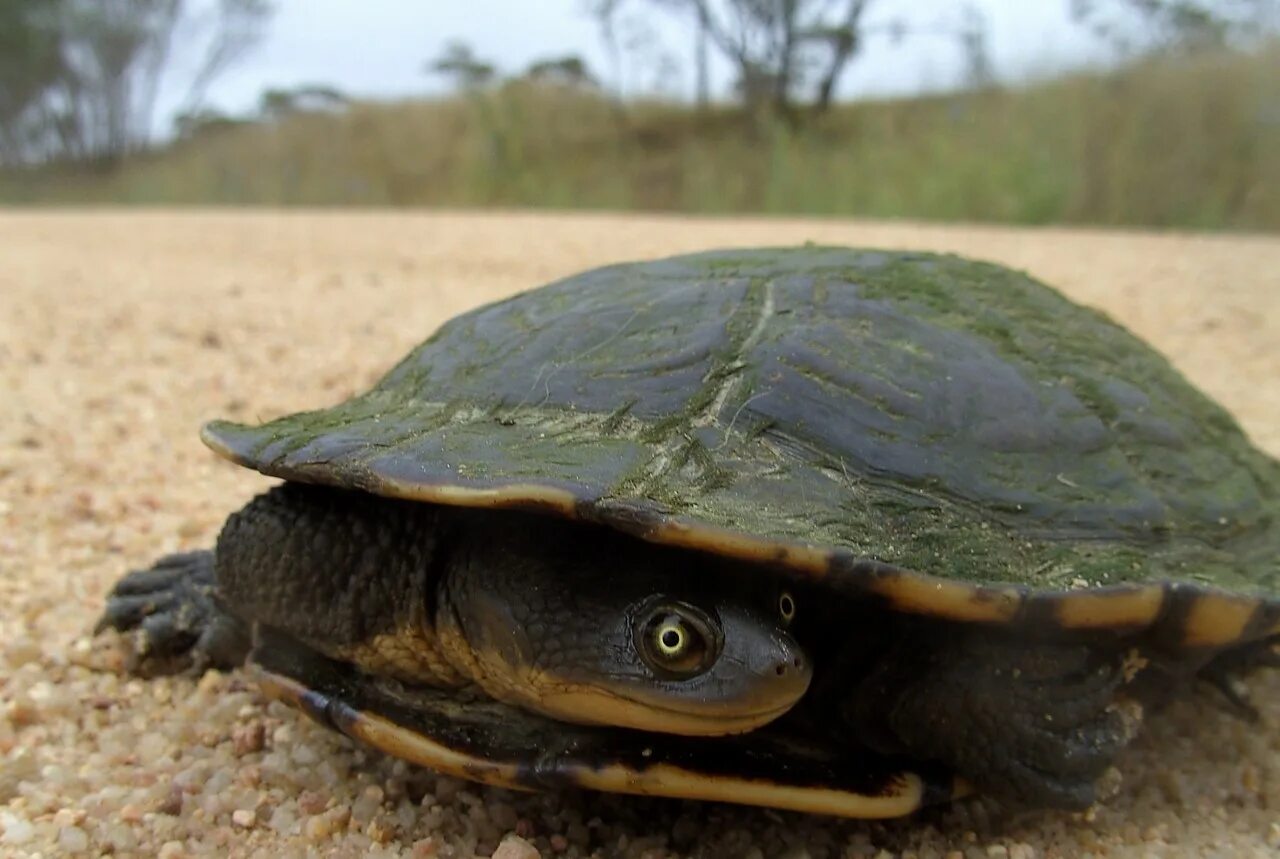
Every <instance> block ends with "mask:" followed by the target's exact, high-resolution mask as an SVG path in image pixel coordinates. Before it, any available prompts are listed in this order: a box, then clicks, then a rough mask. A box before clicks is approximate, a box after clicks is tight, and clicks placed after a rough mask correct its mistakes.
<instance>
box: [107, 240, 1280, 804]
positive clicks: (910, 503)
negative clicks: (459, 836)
mask: <svg viewBox="0 0 1280 859" xmlns="http://www.w3.org/2000/svg"><path fill="white" fill-rule="evenodd" d="M203 439H204V441H205V443H206V444H208V445H209V446H210V447H211V448H213V450H214V451H216V452H217V453H219V454H220V455H222V456H224V457H226V458H227V459H230V460H231V461H233V462H237V463H240V464H242V465H245V466H248V467H250V468H253V469H256V470H258V471H260V472H262V473H264V474H267V475H272V476H275V477H279V478H282V479H283V480H284V483H283V484H282V485H280V486H277V487H276V488H274V489H272V490H270V491H269V492H267V493H265V494H264V495H261V496H259V497H257V498H255V499H253V500H252V501H250V502H249V503H248V505H246V506H245V507H244V508H243V509H242V510H240V511H239V512H238V513H235V514H233V515H232V516H231V517H230V518H229V519H228V520H227V523H226V525H225V527H224V528H223V530H222V533H221V536H220V537H219V538H218V541H217V545H216V548H215V549H214V550H212V551H203V552H194V553H190V554H185V555H179V556H171V557H168V558H165V559H162V560H161V561H160V562H159V563H158V564H157V565H156V566H155V567H154V568H152V569H150V570H145V571H141V572H136V573H132V574H130V575H129V576H127V577H125V578H124V579H123V580H122V581H121V582H120V584H119V585H118V586H117V588H116V589H115V591H114V593H113V595H112V596H111V598H110V600H109V603H108V607H107V610H106V615H105V617H104V619H103V623H104V624H105V625H108V626H114V627H117V628H121V629H128V628H134V627H140V628H141V632H142V634H141V636H140V646H141V647H142V649H143V652H144V654H146V655H149V656H166V655H172V654H175V653H179V652H186V651H188V650H194V651H195V652H196V654H197V655H198V656H199V657H200V658H202V659H204V660H206V661H211V662H213V663H215V664H223V665H235V664H239V663H241V662H243V661H244V660H245V659H246V658H247V660H248V661H249V663H250V664H252V665H253V666H256V670H257V671H258V672H259V673H260V675H261V676H262V677H263V679H264V681H265V682H266V683H267V685H268V686H269V687H270V688H271V689H272V690H273V691H274V693H275V694H277V695H279V696H281V697H283V698H285V699H286V700H288V701H290V702H292V703H293V704H295V705H297V706H298V707H300V708H302V709H303V710H305V711H306V712H307V713H309V714H310V715H312V716H313V717H315V718H316V719H318V720H320V721H322V722H324V723H326V724H329V725H331V726H333V727H336V728H338V729H339V730H342V731H344V732H346V733H348V734H350V735H352V736H354V737H357V738H359V739H360V740H363V741H365V742H367V743H370V744H372V745H374V746H376V747H378V748H381V749H383V750H385V751H387V752H390V753H392V754H394V755H399V756H401V757H404V758H407V759H409V760H411V761H415V762H419V763H422V764H425V765H428V766H431V767H435V768H436V769H439V770H442V771H445V772H449V773H453V774H456V775H460V776H464V777H466V778H471V779H476V780H479V781H483V782H488V783H491V784H498V785H506V786H511V787H517V788H537V787H548V786H561V785H578V786H585V787H588V788H595V789H600V790H607V791H618V792H628V793H639V794H654V795H663V796H677V797H695V798H710V799H719V800H727V801H731V802H743V803H755V804H761V805H771V806H777V807H782V808H791V809H802V810H809V811H818V812H826V813H832V814H843V815H852V816H892V815H898V814H904V813H907V812H909V811H911V810H913V809H915V808H917V807H919V806H921V805H922V804H925V803H928V802H932V801H937V800H942V799H946V798H948V797H952V796H955V795H957V794H958V793H960V792H964V791H967V790H969V789H971V786H976V787H977V788H978V789H979V790H981V791H985V792H988V793H991V794H995V795H997V796H1000V797H1005V798H1011V799H1014V800H1017V801H1019V802H1022V803H1026V804H1032V805H1054V806H1063V807H1081V806H1084V805H1087V804H1089V803H1090V802H1092V801H1094V800H1095V798H1096V796H1097V791H1098V789H1099V785H1100V784H1101V783H1104V782H1106V781H1108V780H1109V779H1108V778H1104V776H1109V775H1110V774H1112V772H1113V770H1112V769H1111V765H1112V763H1113V761H1114V760H1115V758H1116V755H1117V753H1118V752H1119V751H1120V750H1121V749H1122V748H1123V746H1124V745H1125V743H1126V742H1127V741H1128V740H1129V739H1130V738H1131V737H1132V735H1133V733H1134V730H1135V728H1136V726H1137V724H1138V716H1139V714H1140V709H1141V703H1143V702H1145V703H1150V702H1151V701H1152V700H1155V699H1159V698H1161V697H1162V696H1164V695H1167V694H1168V693H1169V691H1170V690H1172V689H1176V688H1180V687H1183V686H1186V685H1189V683H1187V682H1182V681H1190V680H1191V679H1193V678H1196V677H1201V678H1209V679H1211V680H1214V681H1216V682H1217V683H1218V685H1219V686H1220V687H1221V688H1223V689H1224V690H1225V691H1227V692H1228V697H1232V698H1237V703H1238V704H1240V705H1241V706H1244V707H1247V702H1244V701H1240V700H1238V692H1237V688H1238V687H1237V685H1236V684H1234V681H1233V678H1234V677H1235V675H1236V673H1238V671H1239V670H1240V669H1245V668H1249V667H1253V666H1255V665H1259V664H1274V663H1275V661H1276V653H1275V644H1276V641H1277V637H1278V634H1280V599H1278V597H1277V594H1278V593H1280V464H1278V463H1277V462H1276V461H1274V460H1272V459H1270V458H1269V457H1267V456H1266V455H1265V454H1263V453H1261V452H1259V451H1258V450H1256V449H1255V448H1254V447H1252V446H1251V445H1250V443H1249V442H1248V440H1247V439H1246V438H1245V436H1244V435H1243V433H1242V432H1241V431H1240V429H1239V428H1238V427H1237V425H1236V424H1235V423H1234V422H1233V421H1232V419H1231V418H1230V417H1229V416H1228V415H1227V413H1226V412H1224V411H1223V409H1221V408H1220V407H1219V406H1217V405H1215V404H1214V403H1213V402H1211V401H1210V400H1208V399H1207V398H1206V397H1205V396H1203V395H1202V394H1200V393H1198V392H1197V391H1196V390H1195V389H1193V388H1192V387H1191V386H1190V385H1189V384H1188V383H1187V382H1186V381H1185V380H1184V379H1183V378H1182V377H1181V376H1180V375H1179V374H1178V373H1177V372H1176V371H1174V370H1173V369H1172V368H1171V367H1170V365H1169V364H1168V363H1167V362H1166V361H1165V360H1164V359H1163V358H1162V357H1161V356H1160V355H1158V354H1157V353H1155V352H1154V351H1153V350H1152V349H1150V348H1149V347H1147V346H1146V345H1144V344H1143V343H1141V342H1140V341H1139V340H1137V339H1136V338H1134V337H1133V336H1132V335H1130V334H1129V333H1127V332H1125V331H1124V330H1122V329H1121V328H1119V327H1118V326H1116V325H1115V324H1114V323H1112V322H1110V321H1108V320H1107V319H1106V318H1105V317H1104V316H1102V315H1100V314H1099V313H1096V312H1094V311H1091V310H1087V309H1085V308H1082V307H1080V306H1077V305H1075V304H1073V303H1071V302H1070V301H1068V300H1066V299H1065V298H1063V297H1062V296H1061V295H1060V294H1058V293H1057V292H1055V291H1054V290H1052V289H1050V288H1048V287H1046V286H1043V285H1041V284H1040V283H1037V282H1036V281H1034V280H1032V279H1030V278H1028V277H1027V276H1025V275H1023V274H1020V273H1016V272H1013V271H1009V270H1007V269H1004V268H1000V267H998V266H994V265H989V264H984V263H978V262H972V261H967V260H963V259H959V258H956V257H951V256H938V255H932V254H925V253H899V252H875V251H854V250H845V249H828V248H802V249H792V250H755V251H737V250H735V251H724V252H716V253H704V254H698V255H693V256H684V257H677V258H673V259H667V260H661V261H657V262H649V263H642V264H630V265H616V266H612V267H608V268H603V269H598V270H595V271H591V272H588V273H586V274H582V275H579V276H577V277H573V278H569V279H567V280H563V281H560V282H558V283H553V284H551V285H549V286H546V287H543V288H541V289H537V290H533V291H531V292H527V293H524V294H522V295H518V296H515V297H514V298H511V299H508V300H506V301H501V302H498V303H496V304H491V305H489V306H487V307H482V308H480V309H478V310H474V311H472V312H470V313H466V314H464V315H462V316H459V317H458V318H456V319H454V320H452V321H450V322H449V323H447V324H446V325H444V326H443V327H442V328H440V330H439V331H437V332H436V333H435V334H434V335H433V336H432V337H431V338H430V339H428V340H427V341H426V342H425V343H423V344H422V345H421V346H419V347H418V348H417V349H415V350H414V351H413V352H411V353H410V354H409V356H408V357H406V358H405V359H404V360H403V361H401V362H400V364H399V365H397V366H396V367H395V368H394V369H392V370H391V371H390V372H389V373H388V374H387V375H386V376H385V377H384V378H383V379H382V380H381V381H380V382H379V383H378V384H377V385H376V386H374V388H373V389H372V390H370V391H369V392H367V393H365V394H362V395H360V396H357V397H354V398H352V399H350V400H348V401H346V402H344V403H341V404H340V405H337V406H334V407H332V408H327V409H321V410H319V411H312V412H305V413H302V414H296V415H291V416H288V417H283V418H280V419H278V420H274V421H270V422H268V423H266V424H263V425H261V426H244V425H239V424H234V423H229V422H225V421H215V422H213V423H210V424H208V425H207V426H206V427H205V428H204V431H203Z"/></svg>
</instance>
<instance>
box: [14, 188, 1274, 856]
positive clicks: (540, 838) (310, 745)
mask: <svg viewBox="0 0 1280 859" xmlns="http://www.w3.org/2000/svg"><path fill="white" fill-rule="evenodd" d="M807 240H813V241H818V242H827V243H838V244H852V245H864V246H881V247H904V248H905V247H913V248H926V249H934V250H949V251H956V252H960V253H964V254H968V255H971V256H976V257H982V258H987V259H991V260H995V261H998V262H1002V263H1005V264H1008V265H1013V266H1016V267H1019V268H1024V269H1028V270H1030V271H1031V272H1032V273H1033V274H1035V275H1037V276H1040V277H1042V278H1043V279H1045V280H1047V281H1049V282H1050V283H1053V284H1056V285H1058V286H1059V287H1061V288H1062V289H1064V290H1065V291H1066V292H1068V293H1069V294H1070V295H1072V296H1073V297H1074V298H1076V299H1077V300H1081V301H1084V302H1086V303H1089V304H1092V305H1094V306H1097V307H1101V308H1103V309H1104V310H1106V311H1108V312H1109V313H1111V314H1113V315H1114V316H1116V317H1117V318H1119V319H1120V320H1121V321H1123V322H1124V323H1126V324H1127V325H1129V326H1130V327H1132V328H1133V329H1134V330H1136V331H1137V332H1138V333H1139V334H1140V335H1142V336H1143V337H1146V338H1147V339H1148V340H1150V341H1151V342H1153V343H1154V344H1155V345H1156V346H1157V347H1158V348H1160V349H1161V350H1163V351H1164V352H1165V354H1167V355H1169V356H1170V358H1171V359H1172V360H1173V361H1174V362H1175V363H1176V364H1177V365H1178V366H1179V367H1180V368H1182V369H1183V370H1184V371H1185V372H1186V373H1187V374H1188V375H1190V376H1191V377H1192V379H1193V380H1194V381H1195V382H1196V383H1197V384H1199V385H1200V386H1202V387H1203V388H1205V389H1206V390H1208V391H1209V392H1210V393H1212V394H1213V395H1214V396H1216V397H1218V398H1219V399H1221V400H1222V401H1223V402H1224V403H1225V404H1226V405H1227V406H1228V408H1230V409H1231V410H1232V411H1233V412H1234V413H1235V414H1236V415H1237V416H1238V417H1239V419H1240V420H1241V422H1242V423H1243V424H1244V425H1245V427H1246V429H1247V430H1248V431H1249V432H1250V433H1251V434H1252V436H1253V437H1254V439H1255V440H1256V441H1257V442H1258V443H1259V444H1261V445H1262V446H1263V447H1266V448H1268V449H1269V450H1270V451H1271V452H1272V453H1275V454H1280V383H1277V379H1280V346H1278V344H1280V241H1277V240H1276V239H1274V238H1267V237H1217V236H1213V237H1210V236H1198V235H1186V236H1179V235H1151V234H1142V233H1116V232H1093V231H1068V230H1014V229H997V228H970V227H938V226H923V225H916V224H905V223H903V224H884V223H863V222H849V221H822V220H792V221H774V220H757V219H750V220H744V219H735V220H730V219H723V220H722V219H684V218H657V217H620V216H586V215H581V216H579V215H545V216H544V215H529V214H519V213H505V214H503V213H500V214H484V215H479V214H458V213H432V214H381V213H345V212H344V213H324V212H316V213H289V214H283V213H273V212H268V211H260V212H253V213H244V212H200V211H187V212H182V213H177V212H168V211H141V212H138V211H132V212H113V211H103V212H57V213H14V212H10V213H2V212H0V247H2V248H3V259H4V265H3V266H2V267H0V389H2V390H3V391H4V392H5V394H4V400H3V404H4V408H3V410H2V411H0V605H3V606H4V611H3V612H2V613H0V853H3V854H4V855H35V854H41V855H45V856H49V855H61V854H86V855H96V854H102V853H115V854H142V855H159V856H162V857H182V856H195V855H218V856H223V855H232V856H254V855H262V856H269V855H280V854H285V855H305V854H307V853H315V854H320V853H323V854H325V855H335V856H348V855H349V856H364V855H368V856H375V857H376V856H409V857H435V856H439V857H451V856H457V857H467V856H472V855H481V856H489V855H494V856H497V857H500V859H531V857H535V856H539V855H541V856H563V857H575V856H588V855H599V856H635V857H668V856H705V857H719V856H724V857H744V859H745V857H760V859H763V857H773V856H778V857H788V859H803V857H809V859H824V857H876V859H890V857H898V856H902V857H918V859H926V857H933V859H944V858H945V859H984V857H1002V858H1003V857H1008V859H1033V857H1034V859H1043V857H1074V856H1107V857H1127V856H1133V857H1147V856H1174V855H1178V856H1239V857H1250V856H1275V855H1277V853H1280V730H1277V729H1276V728H1275V726H1274V722H1275V716H1274V714H1275V713H1280V707H1277V704H1280V677H1276V676H1272V677H1259V678H1255V679H1254V680H1253V681H1252V682H1251V686H1252V689H1253V694H1254V695H1255V697H1256V698H1257V700H1258V703H1259V704H1260V705H1261V706H1262V707H1263V709H1264V710H1265V711H1268V713H1269V714H1270V721H1271V722H1272V726H1271V727H1270V728H1268V727H1267V726H1265V725H1263V726H1254V725H1250V724H1247V723H1245V722H1243V721H1240V720H1238V719H1235V718H1233V717H1232V716H1230V715H1229V714H1227V713H1225V712H1224V711H1223V709H1222V708H1221V707H1220V706H1218V704H1217V702H1216V701H1215V699H1214V698H1213V696H1212V695H1209V694H1202V695H1199V696H1196V697H1194V698H1193V699H1192V700H1189V701H1184V702H1181V703H1178V704H1176V705H1175V706H1173V707H1171V708H1170V709H1169V710H1168V711H1166V712H1164V713H1161V714H1157V715H1156V716H1155V717H1153V718H1152V719H1151V720H1150V722H1149V725H1148V730H1147V732H1146V733H1145V734H1144V736H1143V737H1142V738H1140V739H1139V740H1138V742H1137V744H1136V746H1135V747H1134V748H1133V749H1132V750H1131V751H1130V752H1129V753H1128V754H1127V755H1126V756H1125V758H1124V760H1123V761H1122V769H1123V770H1124V773H1125V779H1124V783H1123V785H1122V787H1121V792H1120V794H1119V795H1118V796H1117V797H1116V798H1115V799H1114V800H1112V801H1111V802H1110V803H1109V804H1108V805H1106V806H1104V807H1101V808H1095V809H1093V810H1091V811H1089V812H1087V813H1085V814H1011V813H1008V812H1005V811H1002V810H1000V809H997V808H995V807H993V806H991V805H990V804H988V803H984V802H981V801H969V802H963V803H959V804H957V805H954V806H952V807H949V808H944V809H937V810H931V811H928V812H925V813H924V814H921V815H920V816H918V817H916V818H914V819H910V820H906V821H889V822H883V823H862V822H855V821H835V820H828V819H824V818H820V817H812V816H806V815H798V814H780V813H776V812H772V811H768V810H753V809H744V808H736V807H731V806H723V805H714V804H698V803H680V802H672V801H658V800H639V799H631V798H624V797H610V796H598V795H590V794H584V793H565V794H559V795H524V794H518V793H514V792H510V791H503V790H496V789H490V788H485V787H481V786H478V785H473V784H468V783H465V782H461V781H457V780H455V779H450V778H443V777H436V776H434V775H433V774H432V773H430V772H427V771H423V770H419V769H415V768H413V767H410V766H408V765H406V764H404V763H403V762H399V761H396V760H393V759H390V758H387V757H385V756H383V755H381V754H379V753H377V752H374V751H370V750H367V749H362V748H359V747H357V746H355V745H354V744H353V743H351V742H350V741H348V740H346V739H345V738H343V737H340V736H337V735H335V734H333V733H330V732H328V731H325V730H323V729H321V728H319V727H317V726H315V725H313V724H312V723H310V722H309V721H307V720H306V719H304V718H302V717H300V716H299V715H298V714H297V713H295V712H293V711H291V710H289V709H288V708H286V707H284V706H282V705H280V704H278V703H274V702H269V701H267V700H265V699H264V698H263V697H262V696H261V695H259V694H258V692H257V691H256V690H255V689H254V688H252V687H251V686H250V685H248V684H247V683H246V682H245V680H244V678H243V677H242V676H241V675H240V674H238V673H235V672H232V673H229V674H221V673H217V672H211V673H208V674H206V675H204V676H203V677H200V678H195V677H189V676H180V677H167V678H165V677H162V678H156V679H153V680H141V679H137V678H133V677H130V676H128V675H127V674H125V673H124V672H123V665H124V648H123V646H122V644H121V642H120V641H119V639H118V638H116V637H115V636H113V635H103V636H100V637H97V638H94V637H92V635H91V632H92V625H93V622H94V620H95V617H96V614H97V612H98V611H99V608H100V606H101V604H102V599H103V595H104V593H105V592H106V591H107V589H108V588H109V587H110V585H111V584H112V582H113V581H114V580H115V579H116V578H117V577H118V576H119V575H120V574H121V572H123V571H124V570H126V569H128V568H131V567H136V566H140V565H144V564H146V563H147V562H148V561H149V560H150V559H152V558H154V557H155V556H157V555H159V554H162V553H165V552H171V551H175V550H179V549H185V548H194V547H201V546H207V545H209V544H210V543H211V542H212V540H213V538H214V536H215V534H216V533H217V530H218V527H219V525H220V524H221V522H222V519H223V518H224V517H225V515H226V514H227V513H228V512H229V511H231V510H232V509H234V508H236V507H237V506H239V505H240V504H242V503H243V502H244V501H245V500H246V499H247V498H249V497H250V496H251V495H252V494H253V493H254V492H257V491H260V490H261V489H262V488H264V487H265V486H267V485H268V481H267V480H265V479H264V478H261V477H258V476H256V475H254V474H251V473H248V472H246V471H244V470H242V469H238V468H235V467H233V466H230V465H228V464H226V463H223V462H220V461H218V460H217V459H215V458H214V457H213V456H212V455H211V454H209V453H208V452H207V451H206V450H204V449H203V448H202V447H201V445H200V444H199V442H198V440H197V439H196V428H197V427H198V426H199V424H200V422H201V421H203V420H206V419H209V418H213V417H216V416H229V417H232V418H238V419H244V420H257V419H266V418H270V417H273V416H275V415H278V414H281V413H283V412H286V411H293V410H297V409H301V408H306V407H314V406H318V405H323V404H328V403H332V402H335V401H337V400H340V399H342V398H343V397H345V396H347V395H349V394H351V393H353V392H355V391H357V390H359V389H361V388H363V387H365V386H366V385H368V384H369V383H371V382H372V381H373V380H374V379H375V378H376V377H377V376H378V375H379V374H380V373H381V372H382V371H383V370H385V369H386V368H387V367H388V366H389V365H390V364H391V363H392V362H393V361H395V360H396V359H397V358H399V357H400V355H401V354H402V353H403V352H404V351H405V350H407V349H408V348H409V347H410V346H411V345H413V344H415V343H417V342H418V341H419V340H421V339H422V338H423V337H424V336H425V335H426V334H427V333H429V332H430V331H431V330H432V329H434V327H435V326H436V325H437V324H438V323H440V322H441V321H443V320H444V319H446V318H448V317H450V316H452V315H453V314H455V313H457V312H459V311H461V310H464V309H467V308H469V307H472V306H474V305H476V304H478V303H480V302H483V301H487V300H490V299H493V298H496V297H499V296H504V295H508V294H510V293H512V292H514V291H516V290H518V289H521V288H525V287H530V286H535V285H538V284H540V283H544V282H546V281H548V280H550V279H552V278H555V277H559V276H563V275H568V274H571V273H573V272H576V271H579V270H581V269H584V268H587V267H589V266H592V265H597V264H602V263H607V262H613V261H620V260H627V259H638V258H646V257H654V256H659V255H666V254H673V253H678V252H683V251H690V250H697V249H705V248H711V247H717V246H728V245H761V244H784V243H796V242H803V241H807Z"/></svg>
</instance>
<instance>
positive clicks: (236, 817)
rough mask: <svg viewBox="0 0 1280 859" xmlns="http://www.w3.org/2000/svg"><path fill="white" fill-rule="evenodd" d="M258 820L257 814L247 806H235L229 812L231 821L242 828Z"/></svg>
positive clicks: (246, 827)
mask: <svg viewBox="0 0 1280 859" xmlns="http://www.w3.org/2000/svg"><path fill="white" fill-rule="evenodd" d="M257 820H258V816H257V815H256V814H254V813H253V812H252V811H250V810H249V809H247V808H237V809H236V810H235V811H233V812H231V822H232V823H234V824H235V825H236V826H239V827H240V828H242V829H248V828H249V827H251V826H253V824H254V823H256V822H257Z"/></svg>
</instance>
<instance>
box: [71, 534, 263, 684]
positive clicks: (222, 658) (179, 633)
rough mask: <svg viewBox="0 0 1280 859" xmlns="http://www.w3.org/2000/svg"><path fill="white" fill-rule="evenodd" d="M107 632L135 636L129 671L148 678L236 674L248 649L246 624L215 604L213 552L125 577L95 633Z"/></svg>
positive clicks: (168, 560) (179, 557)
mask: <svg viewBox="0 0 1280 859" xmlns="http://www.w3.org/2000/svg"><path fill="white" fill-rule="evenodd" d="M105 629H117V630H119V631H121V632H130V631H132V632H134V633H135V635H134V639H133V664H131V665H130V670H132V671H136V672H139V673H147V674H151V673H172V672H173V671H175V670H179V669H181V668H184V667H187V666H190V665H194V666H195V667H196V668H197V669H204V668H233V667H235V666H238V665H241V664H243V663H244V659H245V655H246V654H247V653H248V651H249V643H250V641H249V634H248V631H247V630H246V629H245V627H244V624H243V623H241V622H240V621H239V620H237V619H236V618H235V617H233V616H231V615H230V614H227V613H226V612H225V611H223V610H222V609H221V608H219V606H218V604H217V601H216V598H215V596H214V566H213V552H211V551H198V552H184V553H181V554H176V555H166V556H165V557H163V558H161V559H160V560H158V561H156V563H155V565H154V566H152V567H150V568H149V569H145V570H134V571H133V572H131V573H128V574H127V575H125V577H124V578H122V579H121V580H120V581H119V582H117V583H116V586H115V587H114V588H113V589H112V591H111V594H110V595H109V596H108V597H107V605H106V608H105V610H104V611H103V613H102V617H101V619H99V621H98V625H97V627H96V630H95V631H97V632H101V631H102V630H105Z"/></svg>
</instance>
